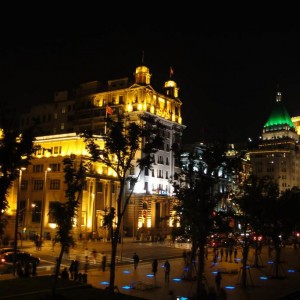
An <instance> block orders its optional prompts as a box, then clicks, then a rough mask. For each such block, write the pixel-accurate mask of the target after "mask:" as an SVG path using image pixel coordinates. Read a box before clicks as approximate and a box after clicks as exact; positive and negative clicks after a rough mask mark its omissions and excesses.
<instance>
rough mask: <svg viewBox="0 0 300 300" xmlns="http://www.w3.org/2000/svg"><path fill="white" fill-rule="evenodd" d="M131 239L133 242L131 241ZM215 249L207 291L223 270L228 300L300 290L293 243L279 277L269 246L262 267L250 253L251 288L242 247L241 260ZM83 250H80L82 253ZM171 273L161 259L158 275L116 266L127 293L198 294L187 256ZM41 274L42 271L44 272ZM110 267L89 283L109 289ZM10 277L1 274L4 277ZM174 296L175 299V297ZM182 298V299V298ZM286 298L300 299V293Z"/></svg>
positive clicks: (164, 299) (156, 299)
mask: <svg viewBox="0 0 300 300" xmlns="http://www.w3.org/2000/svg"><path fill="white" fill-rule="evenodd" d="M128 242H130V241H128ZM42 251H43V252H44V251H45V252H47V251H49V253H50V252H51V246H50V245H48V246H47V245H45V247H44V248H43V250H42ZM211 251H212V249H210V253H209V256H208V259H207V260H206V266H205V280H204V282H205V286H206V288H207V290H209V289H210V288H215V287H216V286H215V281H214V279H215V274H216V272H217V271H220V272H221V274H222V281H221V287H223V288H224V289H225V291H226V293H227V299H228V300H250V299H254V300H260V299H267V300H269V299H270V300H273V299H274V300H279V299H281V297H284V296H286V295H288V294H291V293H293V292H296V291H298V290H300V272H299V270H300V258H299V257H300V254H299V253H300V252H299V250H295V249H293V247H292V246H286V247H285V248H283V249H282V263H281V264H280V275H281V279H275V278H273V276H274V266H273V264H272V260H271V259H270V258H269V256H268V253H267V247H264V248H263V249H262V253H261V255H260V257H259V264H260V266H261V267H260V268H254V267H251V266H252V265H253V263H254V256H253V252H252V251H251V252H250V255H249V258H250V260H249V264H250V268H249V269H248V282H247V285H248V287H247V288H246V289H243V288H241V286H240V277H241V273H240V271H241V270H240V268H241V266H242V265H241V262H240V258H241V249H239V250H238V256H237V257H238V260H237V262H234V261H233V262H225V261H222V262H221V261H220V259H219V261H218V262H217V264H215V265H213V263H212V258H213V257H212V253H211ZM80 252H82V250H80V249H78V254H80ZM169 261H170V264H171V273H170V280H169V282H166V281H165V277H164V276H165V274H164V268H163V263H164V260H159V262H158V272H157V274H156V277H153V275H152V273H151V269H152V266H151V262H150V261H147V262H144V261H140V263H139V265H138V268H137V269H136V270H135V269H134V266H133V263H130V262H129V263H127V264H123V265H118V266H117V267H116V277H115V285H116V286H117V288H118V290H119V291H120V292H121V293H123V294H128V295H133V296H137V297H141V298H144V299H149V300H152V299H153V300H168V299H174V300H177V298H178V299H182V300H183V299H186V298H188V297H193V296H195V294H196V281H187V280H183V277H184V261H183V258H174V259H170V260H169ZM40 273H41V272H40ZM109 275H110V272H109V268H107V270H106V271H105V272H103V271H102V270H101V269H100V268H99V267H97V268H90V269H89V270H88V276H87V279H88V283H89V284H91V285H92V286H93V287H96V288H102V289H105V288H106V287H107V286H108V282H109ZM1 277H2V278H7V276H3V275H1V276H0V279H1ZM171 294H172V295H173V298H172V297H171ZM180 297H181V298H180ZM283 299H285V300H287V299H300V296H298V297H294V298H282V300H283Z"/></svg>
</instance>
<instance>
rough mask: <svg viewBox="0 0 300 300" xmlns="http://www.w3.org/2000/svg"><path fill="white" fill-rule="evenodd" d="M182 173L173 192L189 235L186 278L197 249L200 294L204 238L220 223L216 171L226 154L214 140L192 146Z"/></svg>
mask: <svg viewBox="0 0 300 300" xmlns="http://www.w3.org/2000/svg"><path fill="white" fill-rule="evenodd" d="M182 154H183V153H182V152H181V153H180V152H178V153H177V155H180V156H181V158H182V159H181V163H182V167H181V169H182V172H181V174H179V176H178V177H177V178H176V181H175V182H174V187H175V193H176V196H177V198H178V199H179V203H178V206H177V207H176V210H177V215H178V218H179V220H180V223H181V226H182V227H183V228H185V229H186V230H187V231H188V233H189V234H190V235H191V237H192V250H191V251H192V253H191V256H190V262H189V263H188V266H189V271H188V272H189V273H188V274H187V277H188V279H192V277H193V275H192V265H193V260H194V259H195V256H196V252H197V251H198V253H199V257H198V268H197V272H198V274H197V275H198V276H197V280H198V282H197V294H198V295H201V293H202V289H203V285H202V279H203V273H204V264H205V259H204V257H205V251H204V248H205V245H206V243H207V237H208V236H209V235H210V234H211V233H212V232H213V231H214V230H215V228H216V227H218V226H219V224H220V222H222V220H223V218H220V215H219V214H217V213H216V211H215V208H216V206H217V204H218V202H219V201H220V196H221V195H220V193H219V192H218V191H217V189H216V186H217V184H218V182H219V177H218V170H219V169H220V168H221V167H222V166H223V169H225V166H226V164H224V163H225V162H226V160H227V159H226V156H225V148H223V146H222V144H219V143H216V144H213V145H209V146H207V147H205V149H203V151H202V152H201V153H197V152H195V151H194V149H192V151H191V152H189V153H188V155H187V156H186V157H185V159H183V156H182Z"/></svg>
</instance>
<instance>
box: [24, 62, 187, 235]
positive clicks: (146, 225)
mask: <svg viewBox="0 0 300 300" xmlns="http://www.w3.org/2000/svg"><path fill="white" fill-rule="evenodd" d="M133 77H134V78H133V82H131V81H130V79H129V78H127V77H124V78H120V79H115V80H109V81H107V83H105V84H104V83H100V82H98V81H92V82H88V83H83V84H81V85H79V86H78V87H77V88H76V89H74V90H72V91H60V92H57V93H55V95H54V101H53V103H52V104H47V105H44V104H43V105H37V106H34V107H33V108H31V109H30V110H29V111H28V112H27V113H24V114H23V115H22V118H21V128H26V127H28V126H30V125H32V120H39V122H40V124H39V126H38V127H37V129H38V130H40V132H38V131H37V133H36V135H37V136H39V137H40V138H39V141H38V142H43V143H48V142H46V141H48V140H49V138H50V137H51V138H52V140H51V143H50V142H49V145H47V147H48V148H51V149H52V150H53V151H52V152H51V154H50V152H47V151H46V152H44V153H40V154H39V155H40V157H39V155H37V157H36V158H35V160H37V161H40V162H41V164H42V162H43V165H44V169H43V172H44V171H45V168H46V167H47V166H48V165H49V164H50V162H49V161H50V160H53V163H56V159H57V160H59V159H58V158H59V157H60V155H61V157H63V155H70V153H73V154H75V155H78V159H79V157H85V156H86V155H87V152H86V150H85V148H84V145H83V143H82V140H80V139H78V137H77V138H75V139H74V140H72V138H74V137H72V138H71V137H70V140H68V138H67V135H68V134H74V133H78V134H79V133H83V132H85V131H92V132H93V133H94V134H95V135H98V136H100V137H101V136H103V135H105V133H106V126H105V118H106V117H107V115H108V114H110V116H111V117H112V118H116V117H117V115H120V114H122V115H123V116H124V117H125V120H126V122H138V121H139V118H138V116H139V115H140V114H143V113H147V114H150V115H152V116H154V117H156V118H158V119H159V120H160V121H161V122H162V123H163V124H164V125H165V128H166V129H165V130H164V132H163V134H164V137H165V142H164V146H163V147H162V148H161V149H159V150H158V152H157V153H156V154H155V164H154V165H153V169H152V170H145V171H144V172H142V174H141V175H140V176H139V179H138V182H137V184H136V185H135V187H134V191H133V195H132V197H131V199H130V202H129V205H128V208H127V211H126V215H125V217H124V224H123V225H124V234H126V235H129V236H133V237H140V238H143V237H146V238H153V237H155V235H157V234H158V233H160V235H167V234H169V232H170V226H173V225H172V222H170V221H168V217H170V216H171V215H172V214H173V210H172V209H173V203H174V201H175V199H174V194H173V186H172V183H171V181H172V177H173V175H174V174H175V172H177V171H179V169H178V167H177V166H176V164H175V160H174V154H173V152H172V145H173V144H174V143H179V144H180V143H181V136H182V132H183V130H184V129H185V126H184V125H183V121H182V116H181V106H182V102H181V101H180V99H179V88H178V87H177V83H176V82H175V81H173V80H169V81H166V82H165V83H164V84H162V85H161V86H162V87H163V88H162V91H161V92H157V91H155V90H154V88H153V87H152V86H151V84H150V81H151V77H152V74H150V71H149V68H148V67H146V66H139V67H137V68H136V69H135V72H134V74H133ZM56 137H57V138H58V140H57V142H56V141H55V139H56ZM59 137H61V139H59ZM71 140H72V142H71ZM67 144H68V146H67ZM47 147H45V148H47ZM57 147H58V148H57ZM60 147H61V148H60ZM57 151H60V153H59V154H58V153H57ZM55 155H57V156H55ZM140 156H141V151H139V152H138V153H137V155H136V157H135V161H134V162H133V163H135V162H136V160H137V159H138V158H139V157H140ZM34 163H35V162H34ZM57 163H58V162H57ZM60 163H61V162H60ZM93 168H94V169H95V170H94V173H93V176H92V175H91V176H90V178H89V179H88V180H87V182H88V183H87V190H86V191H85V192H84V194H83V199H82V204H81V206H82V207H81V213H80V216H79V217H78V222H77V224H76V228H74V232H76V234H79V232H80V231H81V232H82V233H84V234H86V233H89V232H96V234H97V235H98V234H99V235H100V236H102V237H104V235H106V233H105V232H103V230H102V229H101V222H102V221H101V220H102V216H103V214H104V213H105V208H108V207H110V206H112V205H113V202H114V201H115V198H114V197H115V196H116V195H117V189H118V183H117V182H116V181H114V174H111V173H110V171H109V170H107V169H106V168H105V167H102V166H93ZM61 171H62V170H61ZM61 171H60V172H61ZM43 172H41V174H40V175H42V174H43ZM138 174H139V170H138V168H137V167H136V168H135V169H133V170H131V172H130V174H128V176H133V177H135V176H138ZM57 175H58V174H57ZM61 175H62V174H61ZM24 176H25V178H26V172H25V173H24ZM54 176H55V173H54V172H52V171H51V172H49V173H48V174H47V180H48V182H47V184H48V185H49V184H50V182H49V180H54ZM52 177H53V179H51V178H52ZM99 180H100V181H101V182H103V184H102V192H96V191H97V188H96V186H97V184H98V181H99ZM112 184H113V188H112ZM48 185H47V187H48ZM113 189H114V192H113ZM28 190H32V186H30V187H29V189H28ZM130 191H131V190H130V186H128V187H127V189H126V191H125V193H128V192H130ZM51 193H52V194H53V197H55V198H57V199H63V198H62V196H63V192H62V194H58V193H56V192H54V191H52V192H51ZM51 193H50V194H51ZM50 194H48V196H47V197H50V198H49V199H48V200H47V201H48V202H49V201H51V200H50V199H51V196H50ZM54 195H55V196H54ZM58 197H60V198H58ZM29 198H30V197H29ZM29 205H31V204H29ZM44 225H45V227H46V226H47V218H46V217H45V224H44ZM37 227H38V226H37ZM49 231H50V232H51V230H50V229H49ZM45 232H47V231H46V228H45Z"/></svg>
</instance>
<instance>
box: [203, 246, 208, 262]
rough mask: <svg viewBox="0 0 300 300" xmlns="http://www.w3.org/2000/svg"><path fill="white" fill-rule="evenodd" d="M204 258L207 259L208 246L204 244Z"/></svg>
mask: <svg viewBox="0 0 300 300" xmlns="http://www.w3.org/2000/svg"><path fill="white" fill-rule="evenodd" d="M204 253H205V258H206V259H208V246H207V245H206V246H205V248H204Z"/></svg>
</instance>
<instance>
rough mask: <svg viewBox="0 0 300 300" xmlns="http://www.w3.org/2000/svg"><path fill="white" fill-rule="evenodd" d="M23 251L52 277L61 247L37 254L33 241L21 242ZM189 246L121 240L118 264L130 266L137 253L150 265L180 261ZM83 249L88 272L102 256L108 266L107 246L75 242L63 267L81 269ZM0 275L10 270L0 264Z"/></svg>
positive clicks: (47, 245) (45, 247) (46, 245)
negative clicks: (75, 263) (76, 263)
mask: <svg viewBox="0 0 300 300" xmlns="http://www.w3.org/2000/svg"><path fill="white" fill-rule="evenodd" d="M22 246H23V247H22V250H24V251H28V252H30V253H31V254H32V255H34V256H38V257H40V259H41V261H40V264H39V266H38V269H37V272H38V273H41V272H42V273H45V274H47V273H51V272H53V268H54V265H55V261H56V258H57V257H58V255H59V251H60V246H59V245H58V244H57V245H55V246H54V248H53V247H52V244H51V242H50V241H45V242H44V244H43V247H42V248H41V251H38V250H37V249H36V247H35V245H34V243H33V242H32V241H23V242H22ZM188 248H189V244H177V243H176V244H175V245H174V244H169V243H160V242H156V243H152V242H138V241H133V240H132V239H131V238H128V239H124V242H123V244H121V243H120V244H118V249H117V250H118V251H117V254H118V255H117V264H118V265H120V264H131V263H132V262H133V259H132V256H133V254H134V252H136V253H138V255H139V257H140V262H141V263H142V262H150V261H152V260H153V259H155V258H156V259H158V260H163V259H166V258H168V259H172V258H178V257H182V252H183V249H188ZM86 249H88V250H87V252H88V256H89V261H90V264H89V268H91V269H95V268H97V269H99V265H100V260H101V255H99V254H100V253H105V255H106V256H107V263H108V264H109V263H110V253H111V244H110V243H109V242H99V241H95V242H94V241H83V242H80V241H78V242H77V244H76V246H75V247H74V248H72V249H70V252H69V254H64V256H63V260H62V267H64V266H66V267H69V266H70V263H71V260H73V259H76V260H78V261H79V262H80V265H79V267H80V269H83V267H84V263H85V254H86ZM93 249H95V250H96V252H97V253H98V255H97V257H96V264H95V263H94V262H93V256H92V250H93ZM0 272H1V273H2V274H4V273H9V272H11V268H7V267H6V266H4V265H1V264H0Z"/></svg>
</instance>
